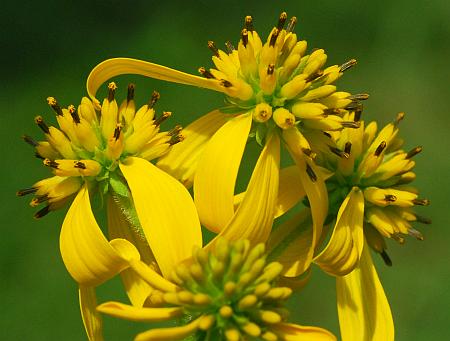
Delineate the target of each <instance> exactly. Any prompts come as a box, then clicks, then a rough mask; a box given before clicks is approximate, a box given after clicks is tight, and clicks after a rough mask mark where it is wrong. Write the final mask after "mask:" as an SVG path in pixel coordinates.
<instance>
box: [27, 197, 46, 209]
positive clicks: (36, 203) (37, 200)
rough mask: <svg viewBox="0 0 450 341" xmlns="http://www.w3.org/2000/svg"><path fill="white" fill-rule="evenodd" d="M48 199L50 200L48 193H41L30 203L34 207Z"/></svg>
mask: <svg viewBox="0 0 450 341" xmlns="http://www.w3.org/2000/svg"><path fill="white" fill-rule="evenodd" d="M47 200H48V195H47V194H44V195H40V196H38V197H36V198H33V200H31V203H30V205H31V206H32V207H36V206H38V205H39V204H42V203H43V202H46V201H47Z"/></svg>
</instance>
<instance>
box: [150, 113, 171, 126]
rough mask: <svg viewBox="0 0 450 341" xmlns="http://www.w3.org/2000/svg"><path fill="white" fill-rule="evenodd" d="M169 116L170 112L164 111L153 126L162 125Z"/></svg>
mask: <svg viewBox="0 0 450 341" xmlns="http://www.w3.org/2000/svg"><path fill="white" fill-rule="evenodd" d="M170 116H172V113H171V112H170V111H164V112H163V114H162V115H161V116H160V117H158V118H157V119H156V120H155V122H154V123H153V124H154V125H155V126H159V125H160V124H161V123H163V122H164V121H165V120H167V119H168V118H169V117H170Z"/></svg>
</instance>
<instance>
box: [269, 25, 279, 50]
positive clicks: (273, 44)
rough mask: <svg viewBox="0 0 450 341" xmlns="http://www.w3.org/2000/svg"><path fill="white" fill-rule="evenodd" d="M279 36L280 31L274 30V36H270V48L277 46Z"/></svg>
mask: <svg viewBox="0 0 450 341" xmlns="http://www.w3.org/2000/svg"><path fill="white" fill-rule="evenodd" d="M279 34H280V30H279V29H278V28H275V29H274V30H273V33H272V35H271V36H270V42H269V46H275V43H276V42H277V38H278V35H279Z"/></svg>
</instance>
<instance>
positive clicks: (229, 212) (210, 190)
mask: <svg viewBox="0 0 450 341" xmlns="http://www.w3.org/2000/svg"><path fill="white" fill-rule="evenodd" d="M251 125H252V116H251V115H250V114H244V115H240V116H237V117H235V118H233V119H232V120H230V121H228V122H227V123H225V125H224V126H223V127H222V128H220V129H219V130H218V131H217V133H215V134H214V136H213V137H212V138H211V140H210V141H209V142H208V145H207V146H206V147H205V150H204V151H203V153H202V155H201V157H200V160H199V161H198V167H197V173H196V174H195V181H194V198H195V205H196V207H197V210H198V214H199V217H200V221H201V222H202V224H203V225H205V226H206V227H207V228H208V229H210V230H211V231H214V232H219V231H220V230H222V229H223V228H224V227H225V226H226V225H227V223H229V221H230V219H231V218H232V217H233V214H234V206H233V200H234V199H233V198H234V186H235V183H236V177H237V174H238V170H239V165H240V163H241V159H242V155H243V153H244V149H245V144H246V143H247V138H248V133H249V131H250V127H251Z"/></svg>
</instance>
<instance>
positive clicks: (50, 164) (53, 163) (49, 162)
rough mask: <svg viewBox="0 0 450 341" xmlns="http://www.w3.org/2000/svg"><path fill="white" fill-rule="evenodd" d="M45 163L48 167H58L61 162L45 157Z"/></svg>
mask: <svg viewBox="0 0 450 341" xmlns="http://www.w3.org/2000/svg"><path fill="white" fill-rule="evenodd" d="M44 165H46V166H47V167H52V168H58V166H59V163H58V162H56V161H54V160H50V159H44Z"/></svg>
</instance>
